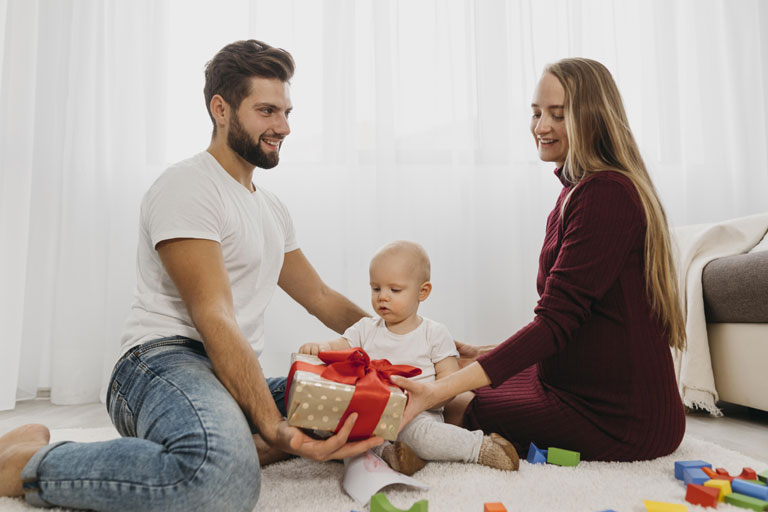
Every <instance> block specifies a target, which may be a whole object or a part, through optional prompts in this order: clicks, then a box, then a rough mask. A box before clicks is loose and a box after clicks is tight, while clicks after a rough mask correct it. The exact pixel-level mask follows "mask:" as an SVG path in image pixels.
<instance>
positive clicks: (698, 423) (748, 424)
mask: <svg viewBox="0 0 768 512" xmlns="http://www.w3.org/2000/svg"><path fill="white" fill-rule="evenodd" d="M719 405H720V406H721V408H722V410H723V412H724V413H725V415H724V416H723V417H719V418H714V417H711V416H709V415H708V414H706V413H699V412H694V413H689V414H688V416H687V429H688V432H689V433H690V434H692V435H693V436H694V437H696V438H698V439H703V440H705V441H710V442H713V443H717V444H719V445H721V446H724V447H726V448H729V449H731V450H735V451H737V452H740V453H743V454H745V455H749V456H750V457H752V458H755V459H758V460H760V461H764V462H765V463H766V465H768V412H764V411H757V410H754V409H747V408H746V407H741V406H737V405H732V404H726V403H720V404H719ZM26 423H43V424H44V425H47V426H48V427H49V428H51V429H61V428H96V427H108V426H111V422H110V420H109V416H108V415H107V412H106V408H105V406H104V404H101V403H97V404H85V405H52V404H51V403H50V401H48V400H29V401H25V402H19V403H18V404H17V406H16V409H15V410H13V411H2V412H0V435H2V434H4V433H6V432H8V431H9V430H11V429H13V428H16V427H18V426H20V425H24V424H26ZM755 469H757V468H755ZM761 469H764V468H761Z"/></svg>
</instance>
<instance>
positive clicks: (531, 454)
mask: <svg viewBox="0 0 768 512" xmlns="http://www.w3.org/2000/svg"><path fill="white" fill-rule="evenodd" d="M525 460H527V461H528V462H530V463H531V464H546V463H547V450H541V449H539V448H538V447H537V446H536V445H535V444H533V443H531V446H530V447H529V448H528V457H527V458H526V459H525Z"/></svg>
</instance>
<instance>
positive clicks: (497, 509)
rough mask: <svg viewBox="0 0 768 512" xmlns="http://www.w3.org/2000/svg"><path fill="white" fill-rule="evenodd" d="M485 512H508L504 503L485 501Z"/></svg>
mask: <svg viewBox="0 0 768 512" xmlns="http://www.w3.org/2000/svg"><path fill="white" fill-rule="evenodd" d="M483 512H507V507H505V506H504V504H503V503H484V504H483Z"/></svg>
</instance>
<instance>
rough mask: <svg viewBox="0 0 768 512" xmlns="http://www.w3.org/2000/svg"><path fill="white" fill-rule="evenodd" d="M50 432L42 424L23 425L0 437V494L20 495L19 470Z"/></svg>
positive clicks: (44, 443)
mask: <svg viewBox="0 0 768 512" xmlns="http://www.w3.org/2000/svg"><path fill="white" fill-rule="evenodd" d="M50 439H51V434H50V432H49V431H48V428H47V427H45V426H44V425H35V424H31V425H24V426H22V427H19V428H16V429H14V430H11V431H10V432H8V433H7V434H5V435H4V436H3V437H0V496H21V495H23V494H24V492H23V491H22V488H21V470H22V469H24V466H26V464H27V462H29V459H31V458H32V456H33V455H34V454H35V452H36V451H37V450H39V449H40V448H42V447H43V446H45V445H47V444H48V441H50Z"/></svg>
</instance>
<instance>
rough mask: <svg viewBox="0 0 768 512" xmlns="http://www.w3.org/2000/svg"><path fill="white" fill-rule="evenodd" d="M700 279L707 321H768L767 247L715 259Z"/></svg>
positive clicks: (705, 268) (706, 267)
mask: <svg viewBox="0 0 768 512" xmlns="http://www.w3.org/2000/svg"><path fill="white" fill-rule="evenodd" d="M701 280H702V285H703V287H704V310H705V314H706V317H707V322H731V323H768V251H762V252H753V253H747V254H737V255H735V256H727V257H725V258H718V259H716V260H712V261H711V262H709V263H708V264H707V266H705V267H704V272H703V273H702V276H701Z"/></svg>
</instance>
